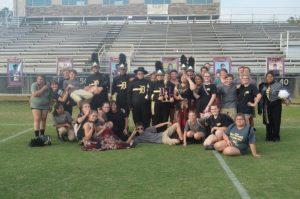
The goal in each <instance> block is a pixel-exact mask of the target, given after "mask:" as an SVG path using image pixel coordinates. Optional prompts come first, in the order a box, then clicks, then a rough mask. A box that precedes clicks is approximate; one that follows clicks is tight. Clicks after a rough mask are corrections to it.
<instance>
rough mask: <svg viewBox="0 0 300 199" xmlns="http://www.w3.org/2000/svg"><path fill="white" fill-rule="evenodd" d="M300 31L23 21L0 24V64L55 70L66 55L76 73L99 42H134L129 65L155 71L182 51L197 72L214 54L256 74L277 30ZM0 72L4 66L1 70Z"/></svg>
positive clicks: (266, 26) (292, 64)
mask: <svg viewBox="0 0 300 199" xmlns="http://www.w3.org/2000/svg"><path fill="white" fill-rule="evenodd" d="M287 30H298V31H299V30H300V27H299V26H297V25H291V24H287V23H281V24H278V23H195V24H193V23H189V24H122V25H111V24H102V25H99V24H98V25H95V24H94V25H91V24H87V25H82V24H81V25H79V24H77V25H75V24H73V25H59V24H47V25H45V24H40V25H36V24H35V25H30V24H29V25H24V26H21V27H19V28H16V27H14V28H11V27H0V34H1V35H2V37H1V38H0V66H4V65H5V64H6V62H7V58H9V57H20V58H22V59H24V65H25V69H24V72H28V73H33V72H38V73H55V71H56V58H57V57H71V58H73V59H74V66H75V68H76V69H78V70H79V72H82V69H83V68H84V67H87V66H88V64H89V60H90V55H91V53H92V52H94V51H98V50H99V49H100V48H101V46H102V45H103V44H106V45H107V46H109V48H108V49H110V50H113V51H115V52H118V49H119V46H122V45H123V46H124V45H126V44H127V45H133V46H134V55H133V57H132V60H131V69H132V70H133V69H134V68H136V67H139V66H144V67H146V69H147V70H149V71H153V70H154V62H155V61H156V60H160V59H161V57H162V56H166V57H178V58H179V57H180V56H181V55H182V54H185V55H186V56H187V57H189V56H193V57H194V58H195V60H196V70H197V71H198V70H199V67H200V66H201V65H203V64H204V63H206V62H209V63H212V60H213V57H218V56H229V57H231V58H232V64H233V66H234V67H233V72H236V68H237V67H236V66H238V65H247V66H250V67H251V69H252V70H253V71H255V72H258V73H263V72H264V70H265V67H264V66H265V62H266V57H267V56H282V55H283V52H281V51H280V48H279V40H280V33H281V32H284V31H287ZM119 51H120V52H121V51H122V50H121V49H120V50H119ZM299 65H300V60H297V59H292V60H291V59H287V60H286V68H287V70H286V71H287V72H290V73H295V72H297V73H299V72H300V70H299V68H297V67H296V66H299ZM0 69H1V70H0V72H1V73H5V71H6V69H5V68H4V67H1V68H0Z"/></svg>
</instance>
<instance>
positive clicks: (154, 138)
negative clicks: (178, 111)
mask: <svg viewBox="0 0 300 199" xmlns="http://www.w3.org/2000/svg"><path fill="white" fill-rule="evenodd" d="M168 124H170V123H169V122H164V123H160V124H157V125H155V126H150V127H148V128H146V129H144V127H143V124H142V123H139V122H137V123H136V125H135V129H134V130H133V132H132V133H131V135H130V137H129V138H128V140H127V142H130V141H131V140H134V142H135V143H156V144H168V145H175V144H180V143H181V142H182V139H183V138H182V131H181V128H180V125H179V123H174V124H172V125H171V126H169V127H168V128H167V129H166V130H165V131H164V132H160V133H158V132H157V128H159V127H162V126H165V125H168ZM175 132H176V133H177V135H178V137H179V139H176V138H171V136H172V135H173V134H174V133H175Z"/></svg>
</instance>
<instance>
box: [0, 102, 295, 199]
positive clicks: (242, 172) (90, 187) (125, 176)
mask: <svg viewBox="0 0 300 199" xmlns="http://www.w3.org/2000/svg"><path fill="white" fill-rule="evenodd" d="M74 115H75V114H74ZM49 116H50V115H49ZM48 119H49V120H48V125H47V130H46V132H47V134H49V135H50V136H51V137H52V140H53V145H52V146H49V147H43V148H30V147H28V145H27V144H28V142H29V140H30V138H31V137H32V136H33V133H32V129H31V128H32V116H31V112H30V108H29V106H28V103H26V102H0V121H1V122H0V156H1V163H0V198H4V199H6V198H13V199H15V198H221V197H222V198H241V196H240V194H239V193H238V190H237V189H236V187H235V186H234V185H233V183H232V182H231V180H230V179H229V177H228V176H227V174H226V173H225V171H224V170H223V168H222V166H221V164H220V163H219V161H218V159H217V158H216V156H215V155H214V152H212V151H205V150H204V149H203V148H202V147H201V146H199V145H189V146H188V147H186V148H184V147H182V146H166V145H155V144H141V145H138V146H137V147H136V148H134V149H129V150H119V151H106V152H85V151H82V150H81V149H80V147H79V146H78V145H77V144H76V143H68V142H65V143H62V142H60V141H58V140H57V139H56V136H55V135H56V132H55V130H54V128H53V127H52V126H51V120H50V117H48ZM299 119H300V106H299V105H292V106H289V107H285V108H284V111H283V119H282V130H281V135H282V141H281V142H280V143H266V142H265V141H264V136H265V131H264V127H263V125H262V123H261V121H260V118H259V117H258V118H257V120H256V124H257V127H258V128H257V149H258V152H259V153H260V154H261V155H262V157H261V158H259V159H255V158H253V157H252V156H251V155H246V156H242V157H225V156H223V155H221V158H222V159H223V160H225V163H226V164H227V165H228V167H229V168H230V170H231V171H232V172H233V174H234V175H235V176H236V178H237V179H238V181H239V182H240V183H241V185H242V186H243V187H244V188H245V190H246V192H247V193H248V194H249V196H250V198H264V199H265V198H289V199H290V198H300V191H299V187H300V180H299V179H300V172H299V170H300V159H299V158H298V157H299V153H300V149H299V144H300V134H299V130H300V125H299ZM8 138H9V139H8Z"/></svg>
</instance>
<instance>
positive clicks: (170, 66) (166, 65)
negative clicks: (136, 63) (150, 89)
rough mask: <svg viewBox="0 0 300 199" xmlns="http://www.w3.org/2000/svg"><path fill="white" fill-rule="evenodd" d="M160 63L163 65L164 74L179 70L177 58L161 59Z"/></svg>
mask: <svg viewBox="0 0 300 199" xmlns="http://www.w3.org/2000/svg"><path fill="white" fill-rule="evenodd" d="M161 62H162V63H163V69H164V71H165V72H170V71H171V70H177V71H178V70H179V59H178V58H177V57H162V58H161Z"/></svg>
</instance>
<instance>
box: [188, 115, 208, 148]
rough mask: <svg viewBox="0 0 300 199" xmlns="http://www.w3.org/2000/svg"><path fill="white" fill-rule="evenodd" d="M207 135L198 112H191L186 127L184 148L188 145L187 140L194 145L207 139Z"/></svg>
mask: <svg viewBox="0 0 300 199" xmlns="http://www.w3.org/2000/svg"><path fill="white" fill-rule="evenodd" d="M205 134H206V130H205V127H204V126H203V125H202V124H201V123H200V121H199V119H197V114H196V112H195V111H190V112H189V115H188V120H187V122H186V123H185V127H184V134H183V146H186V145H187V139H188V140H189V141H191V142H192V143H197V142H200V141H201V140H202V139H204V138H205Z"/></svg>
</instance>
